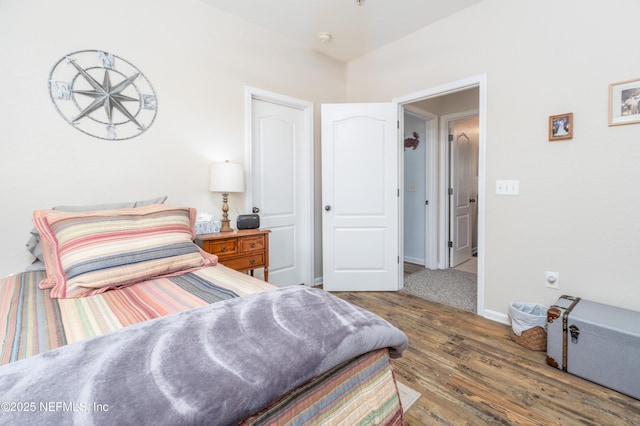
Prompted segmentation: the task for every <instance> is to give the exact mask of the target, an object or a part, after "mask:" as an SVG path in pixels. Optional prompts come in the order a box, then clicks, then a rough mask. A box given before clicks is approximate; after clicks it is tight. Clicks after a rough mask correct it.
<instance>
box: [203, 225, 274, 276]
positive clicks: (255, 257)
mask: <svg viewBox="0 0 640 426" xmlns="http://www.w3.org/2000/svg"><path fill="white" fill-rule="evenodd" d="M270 232H271V231H269V230H268V229H242V230H239V231H233V232H217V233H215V234H207V235H199V236H198V237H197V238H196V243H197V244H198V245H199V246H200V247H202V249H203V250H204V251H206V252H207V253H211V254H215V255H217V256H218V262H220V263H221V264H223V265H225V266H227V267H229V268H231V269H235V270H236V271H242V272H246V271H249V272H251V275H252V276H253V270H254V269H260V268H262V269H264V280H265V281H268V280H269V233H270Z"/></svg>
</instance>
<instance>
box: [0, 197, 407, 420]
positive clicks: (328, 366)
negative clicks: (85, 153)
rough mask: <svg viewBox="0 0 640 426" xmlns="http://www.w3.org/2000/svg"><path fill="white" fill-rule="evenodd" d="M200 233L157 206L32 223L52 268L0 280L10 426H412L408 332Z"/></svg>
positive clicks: (3, 378)
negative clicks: (272, 276)
mask: <svg viewBox="0 0 640 426" xmlns="http://www.w3.org/2000/svg"><path fill="white" fill-rule="evenodd" d="M108 207H110V206H108ZM117 207H119V206H117ZM85 210H86V209H85ZM194 222H195V210H194V209H191V208H183V207H173V206H167V205H164V204H155V203H152V204H149V205H141V206H127V207H126V208H115V209H114V208H105V209H101V210H91V209H89V210H88V211H75V212H70V211H64V210H61V209H54V210H42V211H37V212H35V213H34V224H35V225H36V228H37V231H38V234H39V238H40V241H39V242H38V243H40V244H41V247H40V249H41V250H40V251H41V253H42V260H43V263H44V270H38V268H31V269H33V270H29V271H25V272H23V273H20V274H16V275H12V276H9V277H6V278H4V279H2V280H0V333H2V348H1V351H0V357H1V358H0V361H1V364H2V367H0V395H2V401H0V402H1V403H2V405H1V409H0V423H2V424H221V425H227V424H229V425H233V424H243V425H251V424H388V425H399V424H403V419H402V406H401V402H400V400H399V396H398V391H397V386H396V382H395V379H394V376H393V370H392V367H391V363H390V358H393V357H399V356H401V354H402V351H403V350H404V349H405V348H406V347H407V344H408V342H407V338H406V336H405V335H404V334H403V333H402V332H401V331H400V330H398V329H397V328H395V327H393V326H392V325H391V324H389V323H388V322H387V321H385V320H383V319H382V318H380V317H378V316H376V315H374V314H372V313H371V312H368V311H366V310H363V309H361V308H359V307H356V306H354V305H351V304H349V303H348V302H346V301H343V300H341V299H339V298H337V297H334V296H332V295H331V294H329V293H327V292H324V291H322V290H319V289H315V288H310V287H306V286H294V287H287V288H277V287H275V286H273V285H270V284H268V283H265V282H263V281H260V280H258V279H256V278H253V277H251V276H250V275H247V274H243V273H239V272H236V271H234V270H231V269H229V268H227V267H225V266H224V265H221V264H217V259H216V257H215V256H213V255H210V254H207V253H205V252H203V251H202V250H201V249H200V248H198V247H197V245H195V244H194V243H193V239H194V238H195V235H194V231H193V225H194ZM30 248H32V249H33V245H31V247H30Z"/></svg>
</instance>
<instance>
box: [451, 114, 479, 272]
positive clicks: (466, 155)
mask: <svg viewBox="0 0 640 426" xmlns="http://www.w3.org/2000/svg"><path fill="white" fill-rule="evenodd" d="M465 129H466V126H465V125H464V120H454V121H450V122H449V141H450V142H449V147H450V150H451V155H450V158H451V169H450V182H451V188H452V190H453V191H452V194H450V195H451V197H450V203H451V207H450V210H449V211H450V213H451V218H450V240H449V241H451V244H450V246H451V252H450V267H452V268H453V267H456V266H458V265H460V264H461V263H464V262H466V261H467V260H469V259H471V255H472V250H471V249H472V244H473V238H472V203H474V202H475V198H474V197H475V195H474V194H475V192H476V191H475V190H474V188H473V182H474V179H473V174H472V168H471V164H472V163H471V161H472V143H471V139H470V137H469V135H468V134H467V133H465V132H464V130H465Z"/></svg>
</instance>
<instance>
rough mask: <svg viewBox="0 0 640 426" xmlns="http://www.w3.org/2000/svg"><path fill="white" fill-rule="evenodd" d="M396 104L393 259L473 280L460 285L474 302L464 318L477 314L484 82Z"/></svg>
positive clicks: (481, 252) (457, 84)
mask: <svg viewBox="0 0 640 426" xmlns="http://www.w3.org/2000/svg"><path fill="white" fill-rule="evenodd" d="M396 102H397V103H398V105H399V111H400V114H399V116H400V120H401V122H400V129H402V131H401V134H402V133H404V135H403V143H401V144H400V145H402V146H401V147H400V149H401V151H402V153H401V155H400V162H401V166H400V170H401V172H400V179H401V182H402V186H401V188H402V189H403V190H402V191H400V194H401V202H400V204H401V209H402V210H403V214H402V216H401V217H403V218H404V220H403V221H402V225H401V226H402V228H403V229H402V236H403V240H402V243H401V246H400V252H401V253H402V259H403V260H404V261H405V262H408V263H407V266H406V267H405V268H403V269H406V272H409V271H418V272H420V271H422V270H430V271H434V272H437V273H441V274H442V273H444V272H449V273H450V275H452V276H454V277H455V276H463V275H465V274H473V275H472V276H471V275H466V276H465V277H464V279H465V281H466V283H465V287H470V286H471V287H473V289H472V290H473V292H472V294H471V295H467V296H466V297H471V298H472V299H473V306H472V308H471V309H467V310H473V311H474V312H476V313H482V312H483V311H484V241H485V238H484V235H485V234H484V230H485V228H484V227H485V216H484V205H485V204H484V194H485V153H486V138H485V128H486V126H485V123H486V76H484V75H481V76H477V77H473V78H470V79H466V80H462V81H459V82H454V83H450V84H447V85H443V86H440V87H436V88H433V89H429V90H426V91H423V92H418V93H415V94H412V95H408V96H405V97H403V98H402V99H396ZM415 265H418V266H417V268H416V266H415ZM457 271H464V272H460V273H458V272H457ZM405 275H407V274H406V273H403V276H402V277H401V278H400V279H401V281H402V280H403V277H404V276H405ZM412 275H413V274H412ZM470 277H472V278H473V284H472V285H471V284H470V283H469V281H470V279H471V278H470ZM447 279H451V278H447ZM454 279H455V278H454ZM454 284H455V283H454ZM445 287H448V284H447V285H446V286H445ZM436 291H439V290H436ZM454 297H457V296H454ZM443 303H447V302H446V301H445V302H443ZM448 304H451V303H448ZM453 305H454V306H456V304H455V303H453ZM458 307H460V306H458Z"/></svg>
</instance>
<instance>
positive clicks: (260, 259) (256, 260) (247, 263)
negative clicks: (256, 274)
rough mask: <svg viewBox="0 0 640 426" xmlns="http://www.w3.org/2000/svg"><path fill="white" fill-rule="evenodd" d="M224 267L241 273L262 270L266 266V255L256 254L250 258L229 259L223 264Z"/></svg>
mask: <svg viewBox="0 0 640 426" xmlns="http://www.w3.org/2000/svg"><path fill="white" fill-rule="evenodd" d="M222 263H223V264H224V266H228V267H229V268H231V269H235V270H237V271H241V270H244V269H253V268H262V267H263V266H264V253H261V252H259V253H256V254H252V255H250V256H245V257H238V258H236V259H228V260H225V261H224V262H222Z"/></svg>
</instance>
